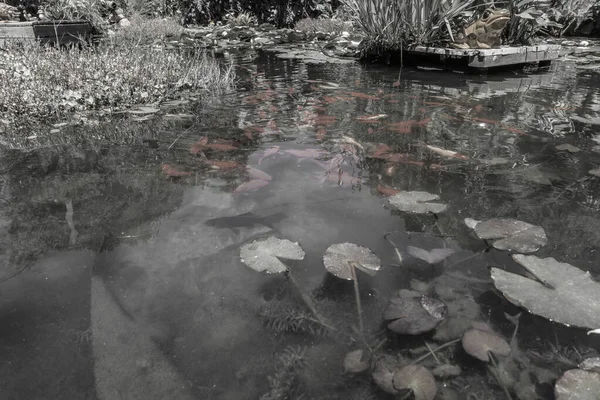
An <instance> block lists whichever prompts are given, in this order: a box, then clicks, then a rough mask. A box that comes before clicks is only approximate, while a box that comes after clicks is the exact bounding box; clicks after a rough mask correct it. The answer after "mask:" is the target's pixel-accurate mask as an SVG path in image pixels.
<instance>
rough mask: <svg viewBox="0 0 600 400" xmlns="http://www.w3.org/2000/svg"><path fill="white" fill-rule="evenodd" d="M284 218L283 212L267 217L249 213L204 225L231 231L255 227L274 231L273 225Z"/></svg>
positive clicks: (211, 220)
mask: <svg viewBox="0 0 600 400" xmlns="http://www.w3.org/2000/svg"><path fill="white" fill-rule="evenodd" d="M284 218H285V214H284V213H282V212H279V213H276V214H271V215H267V216H265V217H261V216H258V215H256V214H254V213H253V212H247V213H244V214H239V215H233V216H230V217H217V218H212V219H209V220H207V221H206V222H204V224H205V225H208V226H212V227H215V228H229V229H234V228H242V227H250V226H253V225H264V226H266V227H269V228H271V229H274V228H273V224H276V223H277V222H279V221H281V220H282V219H284Z"/></svg>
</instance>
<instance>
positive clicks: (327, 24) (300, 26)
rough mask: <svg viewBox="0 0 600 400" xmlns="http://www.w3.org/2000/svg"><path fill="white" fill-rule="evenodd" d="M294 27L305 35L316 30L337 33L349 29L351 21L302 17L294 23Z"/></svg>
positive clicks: (350, 28)
mask: <svg viewBox="0 0 600 400" xmlns="http://www.w3.org/2000/svg"><path fill="white" fill-rule="evenodd" d="M295 28H296V29H297V30H299V31H302V32H304V33H306V34H307V35H314V34H316V33H317V32H322V33H326V34H331V35H339V34H341V33H342V32H349V31H351V30H352V22H350V21H343V20H341V19H316V18H304V19H301V20H300V21H298V22H297V23H296V26H295Z"/></svg>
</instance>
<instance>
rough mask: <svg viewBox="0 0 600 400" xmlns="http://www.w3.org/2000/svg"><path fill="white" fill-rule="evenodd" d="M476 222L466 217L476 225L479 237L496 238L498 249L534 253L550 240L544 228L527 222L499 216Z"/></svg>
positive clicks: (471, 224) (470, 222)
mask: <svg viewBox="0 0 600 400" xmlns="http://www.w3.org/2000/svg"><path fill="white" fill-rule="evenodd" d="M475 222H476V221H475V220H472V219H471V218H467V219H465V224H466V225H467V226H469V227H471V226H473V225H474V226H475V227H474V228H473V229H474V230H475V234H477V237H478V238H479V239H496V240H495V241H494V242H493V243H492V246H494V247H495V248H496V249H498V250H511V251H517V252H519V253H533V252H534V251H537V250H538V249H539V248H540V247H542V246H545V245H546V243H547V242H548V239H547V238H546V232H545V231H544V228H542V227H541V226H536V225H532V224H529V223H527V222H523V221H519V220H516V219H499V218H493V219H490V220H488V221H482V222H478V223H475Z"/></svg>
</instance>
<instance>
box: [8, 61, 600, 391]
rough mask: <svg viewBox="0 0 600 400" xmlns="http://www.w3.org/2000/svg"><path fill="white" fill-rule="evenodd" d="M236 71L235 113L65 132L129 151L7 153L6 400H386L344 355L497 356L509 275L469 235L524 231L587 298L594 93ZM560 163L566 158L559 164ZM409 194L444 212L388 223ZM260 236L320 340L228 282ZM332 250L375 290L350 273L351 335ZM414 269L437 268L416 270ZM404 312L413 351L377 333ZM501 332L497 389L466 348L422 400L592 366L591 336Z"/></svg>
mask: <svg viewBox="0 0 600 400" xmlns="http://www.w3.org/2000/svg"><path fill="white" fill-rule="evenodd" d="M238 64H239V65H238V68H237V72H238V77H239V84H238V91H237V92H236V93H233V94H230V95H228V96H227V97H225V98H223V99H220V100H219V101H216V102H213V103H211V104H210V105H208V106H206V107H203V108H198V107H196V106H193V105H192V104H191V103H190V104H181V105H173V106H172V107H171V108H169V109H168V110H166V111H165V113H166V114H169V115H166V116H164V118H162V117H161V118H156V119H153V120H150V121H140V122H135V121H130V120H124V121H117V122H115V123H114V124H113V125H109V126H108V128H101V129H99V130H94V131H93V132H91V131H90V130H89V128H85V129H84V128H78V127H74V128H71V129H70V130H67V134H71V135H75V136H77V135H79V136H85V135H86V134H88V135H89V134H98V135H105V136H107V137H109V136H110V135H112V134H113V133H114V132H135V133H136V135H132V136H134V138H133V139H130V140H126V141H125V143H120V144H118V145H105V144H97V143H96V144H87V145H85V146H83V145H76V144H74V145H69V146H44V147H43V148H41V149H39V150H36V151H27V152H21V151H14V150H13V151H5V152H4V155H3V162H2V165H1V166H0V170H1V171H2V181H1V183H2V185H1V203H2V211H1V219H0V221H1V227H2V236H1V240H2V246H1V250H0V251H1V254H2V263H3V268H5V269H4V271H3V275H2V279H3V280H4V281H3V282H2V283H1V284H0V360H1V361H2V362H1V363H0V397H1V398H3V399H59V398H63V399H67V398H68V399H88V398H89V399H93V398H100V399H111V400H112V399H187V398H190V399H192V398H197V399H258V398H261V399H288V398H289V399H301V398H302V399H385V398H389V396H390V395H388V394H386V393H385V392H384V391H382V390H380V389H379V388H377V387H376V386H375V384H373V382H372V379H371V377H370V373H369V372H365V373H362V374H356V375H353V374H350V373H348V372H345V371H344V368H343V360H344V356H345V354H346V353H347V352H349V351H351V350H354V349H365V350H367V349H371V350H373V348H374V347H376V345H377V343H380V344H381V346H380V347H379V348H378V349H377V351H376V352H375V357H374V360H385V361H386V362H388V363H392V362H397V363H399V364H400V363H401V360H405V362H406V360H409V361H410V359H416V358H418V357H420V356H422V355H423V354H425V353H427V352H428V350H427V347H426V346H430V347H431V348H435V347H438V346H439V345H441V344H443V343H445V342H447V341H450V340H453V339H456V338H460V336H461V335H462V333H463V332H464V331H465V330H466V329H469V328H470V327H471V323H472V321H483V322H486V323H487V324H489V326H490V327H491V328H492V329H493V330H494V331H495V332H496V333H497V334H499V335H501V336H503V337H504V338H506V339H507V340H510V338H511V336H512V334H513V331H514V325H513V324H512V323H511V322H509V320H508V319H507V318H506V314H505V313H507V314H508V315H509V316H510V315H516V314H517V313H518V312H519V309H518V308H517V307H515V306H513V305H511V304H510V303H508V302H507V301H506V300H504V299H503V297H501V296H500V295H499V293H498V292H497V291H495V289H494V286H493V284H492V282H491V280H490V278H489V276H490V275H489V271H488V267H489V266H496V267H501V268H506V269H509V270H511V271H517V270H519V269H518V267H517V265H516V263H515V262H514V261H512V259H511V258H510V253H509V252H506V251H499V250H494V249H488V248H487V245H486V243H485V242H484V241H482V240H478V239H477V238H476V237H475V236H474V235H473V233H472V232H471V231H470V230H469V229H468V228H467V227H466V226H465V224H464V222H463V220H464V218H474V219H477V220H486V219H489V218H493V217H498V218H516V219H520V220H523V221H526V222H529V223H532V224H535V225H540V226H542V227H543V228H544V229H545V231H546V234H547V236H548V245H547V246H545V247H543V248H542V249H541V250H539V251H538V252H537V253H536V255H538V256H539V257H548V256H552V257H555V258H556V259H558V260H560V261H562V262H568V263H571V264H573V265H576V266H578V267H580V268H582V269H584V270H589V271H590V272H591V274H592V276H594V277H596V278H597V277H598V276H600V267H599V266H598V263H597V259H598V257H597V250H598V247H599V244H598V243H599V237H598V227H599V226H600V219H599V218H598V211H599V209H600V197H599V194H600V192H599V190H600V178H598V177H595V176H592V175H590V174H588V170H591V169H594V168H597V167H598V164H599V163H600V152H599V149H598V147H599V146H600V135H598V132H599V131H598V129H599V126H600V122H599V121H600V120H599V118H600V115H599V114H600V79H599V75H598V74H597V73H593V72H580V71H577V70H576V69H575V68H573V67H572V66H570V65H568V64H557V65H556V66H554V67H553V69H552V70H551V71H549V72H545V73H536V74H530V75H526V74H523V73H517V72H514V73H508V74H504V75H499V76H488V77H483V78H482V77H476V76H465V75H458V74H439V73H434V72H425V71H418V70H414V69H404V70H403V71H402V73H401V75H400V77H399V74H398V71H397V70H396V69H392V68H388V67H382V66H359V65H324V64H307V63H304V62H302V61H297V60H289V59H286V60H282V59H278V58H276V57H275V56H274V55H272V54H262V55H248V56H247V57H240V58H239V59H238ZM97 131H98V132H97ZM565 143H569V144H572V145H574V146H577V147H578V148H579V149H580V151H579V152H575V153H570V152H567V151H560V150H557V149H556V146H557V145H561V144H565ZM427 145H429V146H433V148H436V149H445V150H452V151H454V152H456V153H457V154H455V155H453V156H448V155H444V154H440V150H437V152H436V150H433V149H432V148H431V147H429V148H428V147H427ZM414 190H419V191H427V192H430V193H435V194H438V195H439V196H440V201H441V202H443V203H446V204H448V210H447V211H445V212H444V213H442V214H438V215H437V216H435V217H434V216H432V215H422V216H418V215H408V214H405V213H401V212H398V211H393V210H392V209H391V208H390V207H389V206H388V205H387V197H388V196H390V195H391V194H393V193H396V192H397V191H414ZM389 232H392V233H391V234H389V235H388V236H386V237H384V235H385V234H386V233H389ZM264 235H275V236H277V237H281V238H287V239H290V240H291V241H294V242H298V243H299V244H300V245H301V246H302V248H303V249H304V251H305V252H306V257H305V258H304V259H303V260H301V261H286V265H288V266H289V268H290V271H291V272H290V274H292V275H293V277H294V278H295V281H296V282H297V285H298V287H299V288H300V290H301V292H302V293H304V294H305V296H306V297H308V298H310V299H311V301H312V302H313V303H314V306H315V307H316V308H317V309H318V312H319V314H320V315H321V317H323V318H324V319H326V320H327V321H328V323H329V324H331V325H333V326H335V327H336V330H335V331H333V332H328V330H327V329H326V328H324V327H323V326H321V325H319V324H318V323H317V322H316V320H315V317H314V315H311V313H310V311H309V309H308V308H306V306H305V305H304V303H303V302H302V297H301V296H300V295H299V294H298V293H299V292H298V290H297V288H295V287H294V286H293V285H292V284H291V281H290V280H289V279H286V277H285V276H284V275H277V274H271V275H265V274H260V273H258V272H255V271H252V270H251V269H249V268H247V267H246V266H244V265H243V264H242V263H241V262H240V257H239V249H240V247H241V246H242V245H243V244H245V243H247V242H248V241H250V240H253V239H255V238H257V237H261V236H264ZM386 238H387V239H389V240H386ZM343 242H352V243H356V244H359V245H361V246H365V247H368V248H370V249H371V250H372V251H373V252H374V253H375V254H376V255H377V256H378V257H379V258H380V259H381V262H382V268H381V270H380V271H379V272H378V273H377V274H376V275H375V276H369V275H367V274H364V273H362V272H360V271H358V284H359V285H358V286H359V294H360V299H361V303H362V324H363V331H362V332H360V329H359V322H358V317H357V310H356V304H355V293H354V286H353V284H352V282H351V281H345V280H341V279H338V278H335V277H334V276H333V275H331V274H329V273H327V272H326V270H325V269H324V267H323V261H322V257H323V254H324V253H325V251H326V249H327V248H328V247H329V246H330V245H332V244H335V243H343ZM392 243H393V244H394V245H392ZM408 246H413V247H417V248H422V249H425V250H428V251H429V250H432V249H435V248H450V249H452V250H454V253H453V254H451V255H450V256H449V257H448V258H446V259H445V260H443V261H441V262H438V263H436V264H434V265H429V264H427V263H426V262H424V261H422V260H420V259H418V258H415V257H411V256H410V255H409V254H408V253H407V248H408ZM396 248H397V249H398V251H399V252H400V255H401V256H402V260H399V259H398V254H397V251H396ZM8 278H10V279H8ZM407 288H412V289H415V290H420V291H422V292H427V293H429V294H431V295H434V296H435V297H438V298H441V299H442V300H443V301H445V302H446V303H447V304H448V306H449V308H450V312H449V320H448V321H446V322H445V323H442V325H440V327H438V328H437V329H436V330H435V331H433V332H430V333H427V334H423V335H416V336H414V337H408V336H400V335H394V334H393V333H391V332H389V331H387V330H386V326H385V323H384V322H383V320H382V312H383V310H384V308H385V306H386V304H387V303H388V301H389V300H390V298H391V297H392V296H393V295H394V294H395V293H396V292H397V291H398V290H399V289H407ZM519 321H520V325H519V330H518V333H517V336H516V340H517V342H514V341H513V344H515V343H518V347H517V345H516V344H515V347H514V348H513V352H514V353H516V354H517V355H516V356H514V357H513V358H511V359H510V360H511V361H510V363H509V362H508V361H507V362H506V363H505V364H507V365H503V366H500V367H498V368H501V371H503V373H504V374H505V375H503V376H505V378H504V380H503V381H502V382H503V383H502V384H499V382H500V380H498V379H496V378H494V375H493V374H492V373H491V372H489V371H491V370H492V369H490V368H488V367H487V366H486V364H484V363H483V362H480V361H475V360H474V359H472V358H470V356H468V355H466V354H465V353H464V351H463V350H462V347H461V346H460V343H458V344H457V345H455V346H449V347H448V349H447V351H440V352H438V353H436V355H437V358H434V357H428V358H427V359H425V360H424V361H423V362H422V363H423V365H425V366H427V367H428V368H430V369H434V368H435V367H436V366H438V364H452V365H456V366H459V367H460V368H461V370H462V372H460V373H459V374H458V375H457V376H449V377H445V378H443V377H438V378H436V379H437V383H438V388H439V389H440V394H438V398H444V399H450V398H459V399H460V398H472V399H475V398H477V399H493V398H498V399H501V398H506V397H505V396H506V395H505V393H504V390H503V386H504V387H507V388H508V390H510V391H514V392H513V396H515V395H516V396H517V398H521V399H526V398H527V399H528V398H535V396H538V397H537V398H544V399H545V398H553V394H552V384H553V381H554V380H555V379H556V377H557V376H558V374H560V373H562V372H563V371H564V370H566V369H568V367H572V366H573V365H576V364H577V363H578V362H579V361H581V359H582V357H584V356H585V355H594V354H597V352H598V350H599V349H600V341H598V339H597V338H595V337H594V336H593V335H591V336H586V335H585V330H582V329H576V328H566V327H563V326H561V325H557V324H553V323H551V322H548V321H547V320H545V319H543V318H541V317H536V316H533V315H531V314H528V313H526V312H525V313H523V315H522V316H521V317H520V320H519ZM385 338H387V341H383V340H382V339H385ZM508 364H510V365H508ZM540 371H543V372H540ZM542 376H543V377H547V379H546V380H543V379H542V378H540V377H542ZM451 396H454V397H451ZM531 396H533V397H531Z"/></svg>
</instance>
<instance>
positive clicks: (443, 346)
mask: <svg viewBox="0 0 600 400" xmlns="http://www.w3.org/2000/svg"><path fill="white" fill-rule="evenodd" d="M461 340H462V338H458V339H454V340H451V341H449V342H446V343H444V344H443V345H441V346H440V347H437V348H435V349H429V353H427V354H425V355H422V356H421V357H419V358H417V359H416V360H415V361H413V362H412V363H411V364H418V363H420V362H421V361H423V360H425V359H426V358H427V357H429V356H432V355H433V354H434V353H435V352H436V351H438V350H442V349H445V348H446V347H449V346H452V345H453V344H454V343H458V342H460V341H461Z"/></svg>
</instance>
